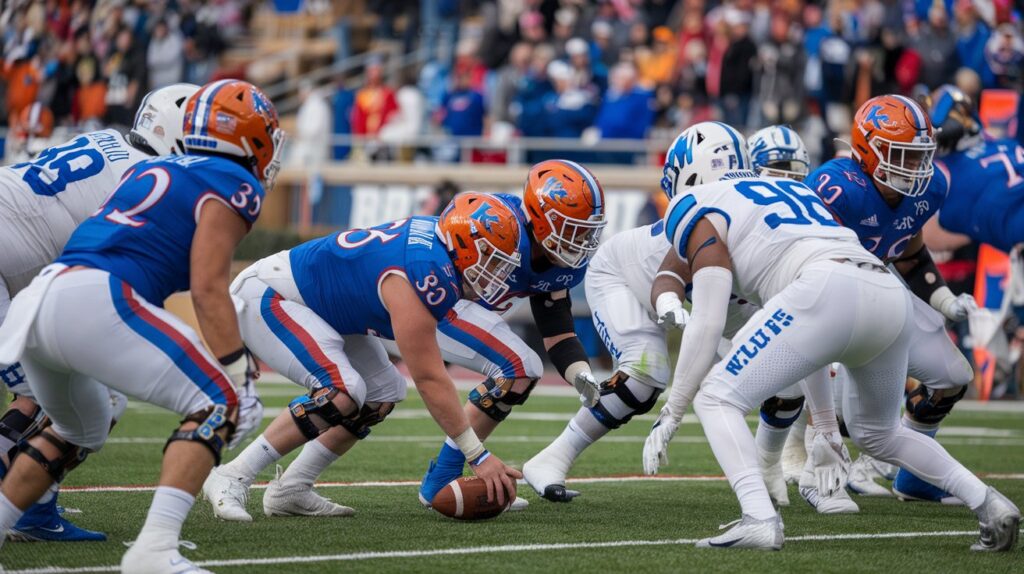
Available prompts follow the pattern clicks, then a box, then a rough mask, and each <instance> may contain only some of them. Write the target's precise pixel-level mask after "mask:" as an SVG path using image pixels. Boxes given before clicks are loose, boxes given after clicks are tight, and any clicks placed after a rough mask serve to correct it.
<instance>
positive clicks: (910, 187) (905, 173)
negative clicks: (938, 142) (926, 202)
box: [869, 137, 935, 197]
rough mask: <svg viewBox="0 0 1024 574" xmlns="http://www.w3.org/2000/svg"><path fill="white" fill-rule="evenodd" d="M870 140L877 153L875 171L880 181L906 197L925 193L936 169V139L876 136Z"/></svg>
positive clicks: (875, 175) (876, 177)
mask: <svg viewBox="0 0 1024 574" xmlns="http://www.w3.org/2000/svg"><path fill="white" fill-rule="evenodd" d="M929 139H930V138H929ZM869 143H870V145H871V149H872V151H874V153H875V154H876V155H877V156H878V167H877V168H876V169H875V173H874V174H872V175H873V176H874V177H875V179H876V180H877V181H879V183H882V184H883V185H885V186H886V187H889V188H891V189H892V190H893V191H896V192H898V193H900V194H902V195H905V196H907V197H919V196H921V195H923V194H924V192H925V190H926V189H927V188H928V184H929V183H930V182H931V180H932V175H934V173H935V167H934V164H932V158H933V157H934V155H935V142H934V141H929V142H916V143H904V142H893V141H889V140H887V139H884V138H879V137H876V138H872V140H871V141H870V142H869Z"/></svg>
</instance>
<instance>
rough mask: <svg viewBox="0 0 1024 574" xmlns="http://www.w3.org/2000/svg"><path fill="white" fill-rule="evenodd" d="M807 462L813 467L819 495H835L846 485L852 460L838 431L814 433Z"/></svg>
mask: <svg viewBox="0 0 1024 574" xmlns="http://www.w3.org/2000/svg"><path fill="white" fill-rule="evenodd" d="M808 464H810V465H811V466H812V467H813V468H814V480H815V482H816V483H817V485H818V494H820V495H821V496H824V497H832V496H835V495H836V494H837V493H838V492H839V491H840V490H842V489H843V488H845V487H846V482H847V480H848V478H849V474H850V465H851V464H852V461H851V460H850V451H848V450H847V449H846V445H845V444H843V437H842V436H841V435H840V434H839V433H838V432H832V433H827V434H822V433H816V434H815V436H814V441H813V443H812V444H811V456H810V460H809V461H808Z"/></svg>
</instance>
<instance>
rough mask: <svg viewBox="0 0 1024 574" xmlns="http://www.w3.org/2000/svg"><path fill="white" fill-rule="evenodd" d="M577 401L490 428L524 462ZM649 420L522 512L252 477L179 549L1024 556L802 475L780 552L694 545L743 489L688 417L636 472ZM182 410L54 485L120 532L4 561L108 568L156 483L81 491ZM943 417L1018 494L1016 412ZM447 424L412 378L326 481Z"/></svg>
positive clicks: (124, 473)
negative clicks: (304, 504)
mask: <svg viewBox="0 0 1024 574" xmlns="http://www.w3.org/2000/svg"><path fill="white" fill-rule="evenodd" d="M261 386H262V387H263V390H262V393H261V394H262V395H264V398H265V402H266V404H267V406H268V410H270V409H271V408H274V407H277V408H280V407H282V406H283V405H284V404H285V403H286V402H287V400H288V398H290V397H291V396H294V395H295V394H296V393H295V389H296V387H292V386H286V385H261ZM577 404H578V403H577V402H576V400H575V399H574V398H572V397H562V396H534V397H533V398H531V400H530V403H529V404H528V405H525V407H523V408H521V410H519V411H517V412H518V413H519V414H520V416H519V417H518V418H517V416H516V415H515V414H513V415H512V416H511V417H510V418H509V420H508V421H507V422H506V423H505V424H504V425H503V426H502V427H501V428H500V429H499V430H498V432H497V434H496V435H495V437H493V438H492V439H491V440H489V441H487V444H488V445H489V447H490V448H491V449H492V450H493V451H494V452H495V453H497V454H498V455H499V456H501V457H502V458H503V459H504V460H505V461H506V462H509V463H511V464H515V465H521V464H522V462H523V461H525V460H526V459H528V458H529V457H530V456H531V455H532V454H534V453H536V452H537V451H539V450H540V449H541V448H543V447H544V446H545V445H546V444H547V442H548V441H549V440H550V439H551V438H553V437H554V436H555V435H557V434H558V433H559V432H561V430H562V428H563V427H564V424H565V421H567V420H568V418H569V416H570V414H571V413H572V412H574V411H575V409H576V405H577ZM651 419H652V417H651V416H648V417H644V419H642V420H637V421H634V422H633V423H631V424H630V425H628V426H627V427H625V428H623V429H621V430H620V431H618V432H617V433H615V434H613V435H611V436H609V437H607V438H608V439H610V440H605V441H603V442H601V443H599V444H597V445H596V446H594V447H592V448H591V450H589V451H587V452H586V453H585V454H584V455H583V457H582V458H581V460H580V461H579V463H578V465H577V467H576V468H575V469H574V474H573V476H575V477H580V478H583V477H616V476H619V477H627V478H624V479H622V480H617V481H600V482H598V481H594V482H591V481H582V482H580V483H577V484H576V488H578V489H579V490H581V491H582V492H583V496H581V497H580V498H577V499H576V500H575V501H574V502H572V503H570V504H560V505H556V504H552V503H549V502H547V501H544V500H542V499H540V498H538V497H537V496H536V495H535V494H534V493H533V492H532V491H530V490H529V489H528V487H526V486H522V487H521V489H520V495H522V496H524V497H526V498H527V499H529V501H530V503H531V504H530V507H529V508H528V509H527V510H526V511H525V512H521V513H509V514H505V515H503V516H500V517H498V518H497V519H494V520H491V521H488V522H482V523H460V522H455V521H452V520H449V519H446V518H443V517H441V516H440V515H438V514H436V513H433V512H431V511H428V510H425V509H423V508H421V507H420V505H419V503H418V502H417V500H416V487H415V486H413V485H409V484H404V485H403V484H400V485H392V484H385V485H380V484H377V485H361V486H359V485H354V486H353V485H341V486H328V487H324V488H322V492H323V493H324V494H326V495H329V496H330V497H332V498H334V499H336V500H338V501H339V502H343V503H344V504H347V505H349V506H352V507H354V508H356V510H357V512H358V514H357V516H355V517H353V518H337V519H309V518H273V519H269V518H266V517H264V516H263V514H262V505H261V500H262V490H258V489H254V490H253V496H252V498H251V499H250V502H249V510H250V512H251V513H252V514H253V516H254V517H255V519H256V520H255V522H253V523H251V524H237V523H226V522H221V521H219V520H217V519H215V518H214V517H213V514H212V513H211V511H210V509H209V507H208V505H207V504H206V503H205V502H203V501H200V502H199V503H198V504H197V505H196V508H195V510H194V511H193V513H192V515H191V516H190V518H189V521H188V522H187V523H186V524H185V529H184V532H183V538H184V539H185V540H188V541H191V542H194V543H195V545H196V548H195V549H194V550H183V553H184V554H185V555H186V556H187V557H189V558H190V559H192V560H195V561H198V562H200V563H201V564H205V565H207V566H208V567H210V568H212V569H213V570H214V571H217V572H237V573H242V572H246V573H248V572H266V573H270V572H304V573H305V572H346V573H348V572H379V571H381V570H385V571H392V570H394V571H402V572H435V571H447V572H450V571H467V572H468V571H483V572H517V571H556V572H565V571H584V570H585V571H594V572H620V571H627V570H628V571H631V572H680V571H686V572H694V571H695V572H708V571H715V572H778V573H787V574H788V573H790V572H873V573H874V572H886V571H887V572H893V573H895V572H906V573H917V572H985V573H993V574H994V573H1001V572H1024V550H1022V549H1020V548H1018V549H1017V550H1016V551H1015V552H1013V553H1010V554H1002V555H977V554H973V553H971V552H969V551H968V546H969V545H970V543H971V542H972V541H973V536H974V534H973V532H974V531H975V530H976V528H977V523H976V522H975V519H974V516H973V514H972V513H970V512H969V511H968V510H966V509H963V508H955V507H943V506H939V505H931V504H924V503H916V504H915V503H900V502H897V501H895V499H865V498H856V500H857V502H858V503H859V504H860V505H861V513H860V514H859V515H847V516H833V517H825V516H818V515H817V514H815V513H814V512H813V511H812V510H811V508H810V507H809V506H807V505H806V504H805V503H804V502H803V501H802V500H801V499H800V498H799V495H798V494H797V493H796V489H795V487H791V488H790V497H791V498H792V499H793V506H791V507H789V508H788V509H786V510H785V511H784V512H783V517H784V519H785V523H786V535H787V542H786V547H785V549H784V550H783V551H782V552H778V553H770V554H765V553H759V552H752V551H720V550H698V549H696V548H694V547H693V546H692V542H693V540H694V539H696V538H700V537H704V536H708V535H711V534H713V533H714V532H715V531H716V529H717V527H718V525H719V524H722V523H725V522H728V521H731V520H733V519H735V518H738V516H739V512H738V505H737V504H736V502H735V499H734V498H733V495H732V492H731V491H730V490H729V487H728V484H727V483H725V482H724V481H722V480H718V479H712V480H708V479H706V478H705V479H702V480H697V479H696V478H698V477H701V476H704V477H706V476H712V477H714V476H717V475H719V474H720V472H721V471H720V469H719V468H718V465H717V464H716V462H715V460H714V458H713V457H712V455H711V451H710V449H709V448H708V446H707V443H706V442H705V441H704V437H703V434H702V431H701V429H700V427H699V426H698V425H696V424H685V425H684V426H683V427H682V429H681V431H680V434H679V436H677V437H676V441H675V443H674V444H673V446H672V450H671V452H670V457H671V465H670V466H669V468H668V469H667V472H670V473H672V474H673V475H676V476H682V477H690V478H689V479H678V480H673V481H652V480H638V479H635V478H628V475H636V474H637V473H639V472H640V451H641V448H642V444H643V438H644V437H645V436H646V433H647V429H648V428H649V426H650V420H651ZM268 420H269V419H268ZM688 421H689V422H690V423H692V421H693V418H692V417H688ZM174 425H175V417H174V416H172V415H169V414H166V413H164V412H161V411H158V410H157V409H155V408H152V407H148V406H145V405H140V404H132V405H131V406H130V407H129V410H128V412H127V414H126V416H125V418H124V420H123V421H122V422H121V423H120V424H119V425H118V426H117V428H116V429H115V430H114V432H113V434H112V436H111V440H110V442H108V444H107V446H105V447H104V449H103V451H102V452H100V453H98V454H95V455H93V456H91V457H90V458H89V460H88V461H86V463H85V464H84V465H82V466H81V467H79V468H78V469H77V470H76V471H74V472H73V473H72V474H71V476H70V477H69V478H68V479H67V481H66V485H67V486H68V487H69V488H68V489H67V490H68V491H67V492H64V493H63V494H62V495H61V502H62V504H64V505H65V506H68V507H71V508H73V509H80V510H81V514H75V515H73V516H72V519H73V520H74V521H75V522H77V523H78V524H80V525H82V526H84V527H87V528H93V529H98V530H103V531H106V532H107V533H108V534H109V535H110V541H108V542H105V543H77V544H53V543H45V544H44V543H36V544H28V543H7V544H5V545H4V547H3V549H2V550H0V564H3V566H4V567H5V568H6V569H7V572H8V573H10V572H12V571H21V572H24V571H32V572H93V571H116V569H115V568H114V566H115V565H117V564H118V563H119V561H120V557H121V554H122V553H123V552H124V550H125V547H124V542H126V541H129V540H132V539H133V538H134V537H135V535H136V533H137V532H138V529H139V527H140V526H141V525H142V522H143V520H144V517H145V513H146V510H147V508H148V505H149V500H150V497H151V493H150V492H148V491H145V490H142V491H129V492H110V491H91V492H90V491H82V490H79V491H72V490H73V488H74V487H79V488H82V487H101V486H108V487H109V486H138V485H152V484H153V483H154V482H155V481H156V478H157V475H158V471H159V461H160V451H161V448H162V443H163V440H164V439H165V438H166V436H167V435H168V433H169V432H170V430H171V429H172V428H173V427H174ZM946 427H947V431H948V432H944V434H943V435H940V438H942V442H943V443H944V444H945V445H946V447H947V448H949V450H950V451H951V452H952V453H953V454H954V456H956V457H958V458H959V459H960V460H962V461H963V462H965V463H966V464H967V466H968V467H970V468H971V469H972V470H974V471H976V472H979V473H983V474H1003V475H1009V476H1004V477H1003V478H991V479H990V482H991V483H992V484H994V485H995V486H996V487H997V488H999V489H1000V490H1002V491H1003V492H1004V493H1005V494H1006V495H1008V496H1009V497H1010V498H1011V499H1013V500H1014V501H1015V502H1016V503H1017V504H1018V505H1022V503H1024V480H1022V479H1024V474H1021V473H1024V412H1019V411H1018V412H978V411H977V410H972V411H967V410H966V409H962V410H961V411H959V412H957V413H955V414H954V415H953V416H952V417H950V419H948V421H947V423H946ZM440 438H441V433H440V431H439V430H438V429H437V427H436V426H434V423H433V421H432V420H430V419H429V418H428V417H427V414H426V411H425V410H424V409H423V404H422V402H420V401H419V399H418V398H417V397H416V396H415V395H414V394H412V395H411V396H410V398H409V400H408V401H406V402H405V403H403V404H402V405H401V406H400V407H399V408H398V409H396V411H395V413H394V414H393V415H392V418H390V419H389V420H388V421H387V422H385V423H384V424H382V425H380V426H378V427H375V429H374V431H373V434H372V436H371V437H370V438H369V439H367V440H366V441H365V442H364V443H363V444H361V445H359V446H358V447H356V448H355V449H354V450H353V451H352V452H351V453H349V455H347V456H346V457H344V458H342V459H341V460H339V461H338V463H336V464H335V466H334V467H333V468H331V469H330V470H329V471H328V473H327V474H326V475H325V476H324V480H326V481H335V482H364V481H416V480H418V478H419V477H420V476H421V474H422V472H423V470H424V469H425V467H426V462H427V460H428V459H429V458H430V457H431V456H432V455H433V454H434V453H435V452H436V450H437V447H438V446H439V444H440V443H439V440H440ZM226 456H227V457H228V458H230V457H232V456H233V453H229V454H227V455H226ZM290 459H291V457H288V458H286V459H285V461H286V462H287V461H288V460H290ZM260 478H261V480H268V479H270V478H272V474H271V472H269V471H268V472H267V473H266V474H265V475H263V476H261V477H260ZM46 567H51V568H46Z"/></svg>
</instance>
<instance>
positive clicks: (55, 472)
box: [15, 430, 89, 482]
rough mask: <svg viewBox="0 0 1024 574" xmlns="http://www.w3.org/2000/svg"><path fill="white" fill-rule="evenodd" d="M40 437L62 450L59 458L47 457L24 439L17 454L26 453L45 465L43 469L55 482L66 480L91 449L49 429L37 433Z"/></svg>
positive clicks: (41, 464)
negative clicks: (67, 439) (70, 441)
mask: <svg viewBox="0 0 1024 574" xmlns="http://www.w3.org/2000/svg"><path fill="white" fill-rule="evenodd" d="M37 434H38V436H39V437H40V438H42V439H43V440H45V441H46V442H48V443H50V444H52V445H53V446H54V447H56V448H57V450H58V451H60V454H59V455H57V458H55V459H50V458H47V456H46V455H45V454H43V453H42V451H40V450H39V449H37V448H36V447H34V446H32V445H31V444H29V443H28V441H27V440H22V441H21V442H20V443H19V444H18V451H17V454H16V455H15V456H19V455H25V456H27V457H29V458H31V459H32V460H34V461H36V462H38V463H39V465H40V466H42V467H43V470H45V471H46V473H47V474H49V475H50V477H51V478H53V480H54V482H60V481H62V480H64V477H65V476H66V475H67V473H68V472H70V471H71V470H72V469H74V468H75V467H76V466H78V465H80V464H82V461H84V460H85V457H87V456H89V450H88V449H84V448H82V447H80V446H77V445H73V444H71V443H69V442H67V441H66V440H64V439H62V438H60V437H58V436H57V435H55V434H53V433H52V432H50V431H49V430H42V431H40V432H38V433H37Z"/></svg>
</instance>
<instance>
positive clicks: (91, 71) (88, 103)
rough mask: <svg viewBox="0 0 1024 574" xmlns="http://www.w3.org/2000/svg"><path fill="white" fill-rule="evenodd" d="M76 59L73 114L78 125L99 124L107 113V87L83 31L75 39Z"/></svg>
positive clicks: (86, 35) (98, 63)
mask: <svg viewBox="0 0 1024 574" xmlns="http://www.w3.org/2000/svg"><path fill="white" fill-rule="evenodd" d="M75 50H76V51H77V52H78V59H77V61H76V62H75V80H77V86H78V87H77V89H76V91H75V101H74V104H75V107H74V108H73V113H74V116H75V119H76V120H77V121H78V122H79V123H86V122H99V120H100V119H102V118H103V115H104V114H105V113H106V111H107V105H106V100H107V86H106V84H105V83H104V82H103V78H102V77H101V75H100V61H99V58H97V57H96V55H95V54H94V53H93V49H92V44H90V42H89V35H88V34H87V33H85V32H84V31H83V32H82V33H80V34H79V35H78V36H77V37H76V38H75Z"/></svg>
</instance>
